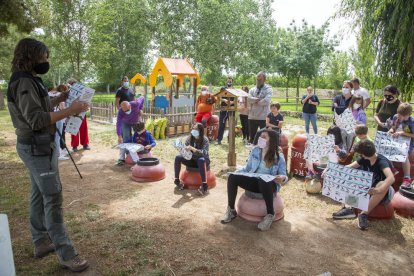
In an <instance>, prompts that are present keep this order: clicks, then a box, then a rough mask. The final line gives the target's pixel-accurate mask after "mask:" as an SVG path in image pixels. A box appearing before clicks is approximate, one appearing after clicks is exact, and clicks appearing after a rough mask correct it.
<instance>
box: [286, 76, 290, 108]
mask: <svg viewBox="0 0 414 276" xmlns="http://www.w3.org/2000/svg"><path fill="white" fill-rule="evenodd" d="M286 102H287V103H288V102H289V77H287V78H286Z"/></svg>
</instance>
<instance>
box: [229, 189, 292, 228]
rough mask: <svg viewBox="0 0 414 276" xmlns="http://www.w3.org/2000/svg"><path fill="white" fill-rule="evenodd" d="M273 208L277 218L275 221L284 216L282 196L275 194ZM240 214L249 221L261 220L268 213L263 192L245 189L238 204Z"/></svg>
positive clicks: (237, 208)
mask: <svg viewBox="0 0 414 276" xmlns="http://www.w3.org/2000/svg"><path fill="white" fill-rule="evenodd" d="M273 208H274V210H275V218H274V219H273V221H277V220H280V219H282V218H283V217H284V214H283V208H284V205H283V201H282V198H281V197H280V196H279V195H278V194H275V196H274V197H273ZM236 210H237V213H238V215H239V216H240V217H241V218H243V219H245V220H248V221H253V222H260V221H262V219H263V218H264V216H266V215H267V209H266V203H265V201H264V199H263V196H262V194H260V193H253V192H250V191H245V192H244V193H243V194H242V195H241V197H240V198H239V201H238V202H237V205H236Z"/></svg>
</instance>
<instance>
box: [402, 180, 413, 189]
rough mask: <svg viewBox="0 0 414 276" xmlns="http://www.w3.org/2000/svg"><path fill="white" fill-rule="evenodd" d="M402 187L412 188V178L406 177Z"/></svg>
mask: <svg viewBox="0 0 414 276" xmlns="http://www.w3.org/2000/svg"><path fill="white" fill-rule="evenodd" d="M401 188H403V189H407V190H409V189H411V178H408V177H404V180H403V182H402V183H401Z"/></svg>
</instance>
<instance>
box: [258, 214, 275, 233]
mask: <svg viewBox="0 0 414 276" xmlns="http://www.w3.org/2000/svg"><path fill="white" fill-rule="evenodd" d="M274 218H275V215H272V214H267V215H266V216H265V217H264V218H263V220H262V221H261V222H260V223H259V224H258V225H257V228H259V229H260V230H262V231H266V230H269V229H270V226H271V225H272V222H273V219H274Z"/></svg>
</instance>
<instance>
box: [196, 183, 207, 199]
mask: <svg viewBox="0 0 414 276" xmlns="http://www.w3.org/2000/svg"><path fill="white" fill-rule="evenodd" d="M197 191H198V193H199V194H200V195H202V196H203V195H206V194H208V186H207V184H204V183H203V184H201V186H200V187H199V188H198V190H197Z"/></svg>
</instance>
